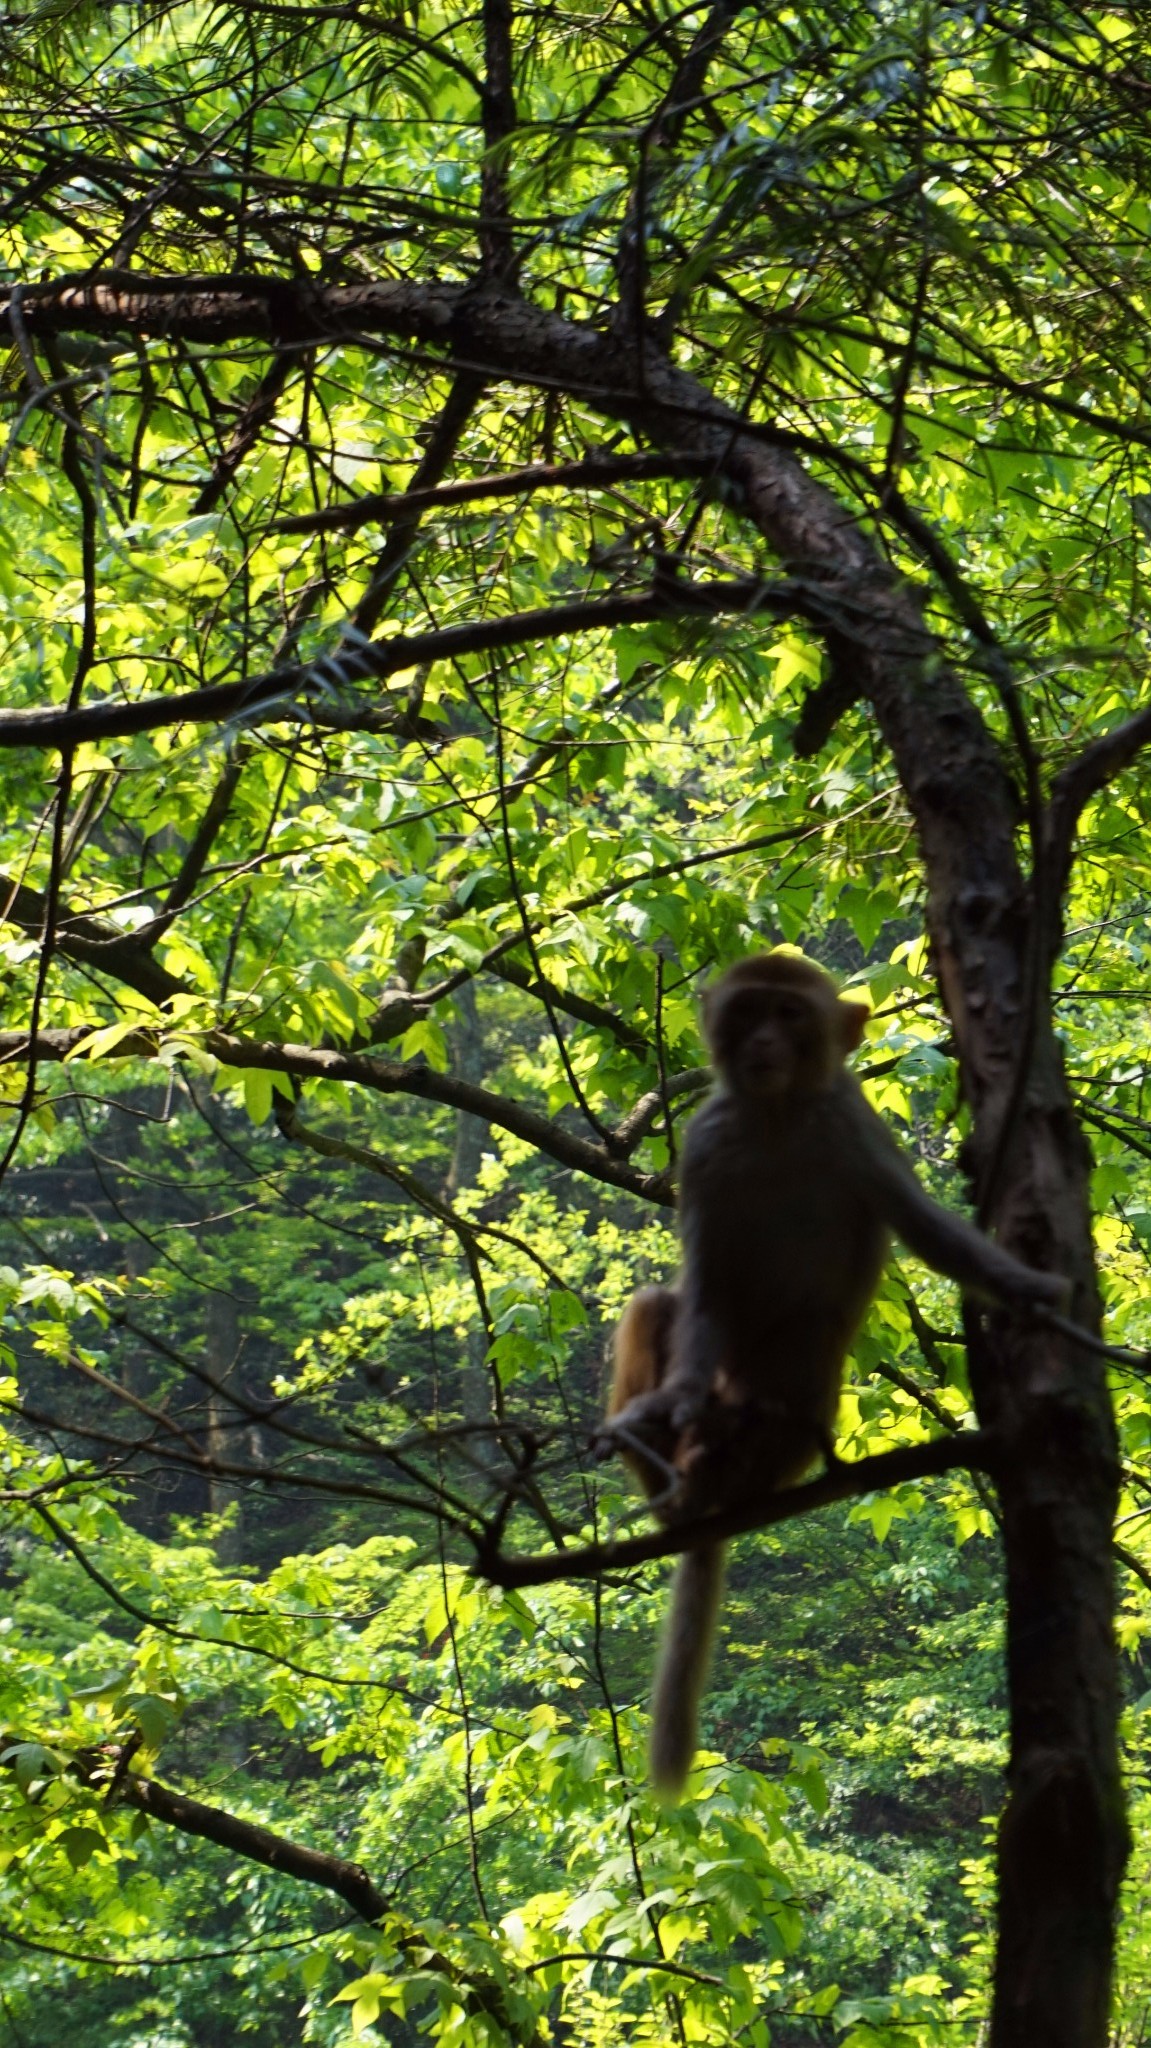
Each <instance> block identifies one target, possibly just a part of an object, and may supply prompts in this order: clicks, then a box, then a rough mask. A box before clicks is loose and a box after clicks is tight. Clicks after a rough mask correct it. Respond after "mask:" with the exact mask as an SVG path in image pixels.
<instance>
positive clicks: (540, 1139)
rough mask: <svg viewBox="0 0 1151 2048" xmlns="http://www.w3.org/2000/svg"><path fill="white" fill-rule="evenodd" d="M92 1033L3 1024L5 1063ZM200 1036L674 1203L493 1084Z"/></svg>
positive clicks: (649, 1176) (656, 1180)
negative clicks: (452, 1114) (491, 1129)
mask: <svg viewBox="0 0 1151 2048" xmlns="http://www.w3.org/2000/svg"><path fill="white" fill-rule="evenodd" d="M90 1036H91V1033H90V1031H88V1030H87V1028H85V1027H80V1028H78V1029H67V1030H58V1031H41V1032H39V1033H38V1034H37V1038H36V1043H35V1047H34V1048H33V1047H32V1045H31V1043H30V1041H29V1038H28V1034H27V1033H26V1032H20V1031H0V1065H2V1064H4V1063H5V1062H7V1063H10V1064H15V1063H17V1062H23V1061H25V1060H27V1059H28V1057H29V1054H30V1053H32V1052H33V1050H34V1052H35V1057H36V1059H37V1060H38V1061H39V1060H44V1061H52V1060H64V1059H67V1058H68V1057H69V1056H70V1055H75V1054H76V1052H77V1048H79V1047H82V1046H83V1043H84V1040H85V1039H86V1038H89V1037H90ZM162 1041H163V1034H162V1033H161V1032H157V1031H152V1030H139V1031H132V1032H130V1033H128V1034H127V1035H126V1036H125V1037H124V1038H121V1039H118V1040H117V1043H116V1047H115V1053H114V1057H115V1058H117V1059H128V1058H132V1059H154V1058H155V1057H156V1054H157V1052H158V1051H159V1049H160V1046H161V1044H162ZM197 1043H198V1044H199V1045H201V1046H202V1047H203V1049H204V1051H205V1052H208V1053H211V1055H212V1056H213V1058H214V1059H218V1060H221V1061H223V1062H224V1064H225V1065H226V1066H230V1067H240V1068H245V1069H251V1068H256V1069H258V1070H259V1071H261V1072H263V1073H269V1074H291V1075H294V1076H295V1077H296V1078H297V1079H298V1080H301V1081H306V1080H328V1081H351V1082H353V1083H355V1084H356V1085H358V1086H359V1087H362V1088H368V1089H371V1090H372V1092H373V1093H375V1094H377V1095H411V1096H416V1097H418V1098H420V1099H421V1100H423V1101H425V1102H441V1103H443V1104H445V1105H446V1106H447V1107H448V1108H450V1109H463V1110H466V1111H467V1112H468V1113H469V1115H471V1116H478V1117H482V1118H483V1119H484V1121H485V1122H487V1123H492V1124H498V1125H499V1127H500V1128H501V1130H505V1131H511V1132H513V1133H514V1135H515V1136H516V1137H517V1138H523V1139H525V1140H526V1141H527V1143H528V1144H529V1145H534V1146H535V1147H536V1149H537V1150H538V1151H540V1152H543V1153H544V1154H545V1155H546V1156H547V1157H548V1158H549V1159H555V1160H557V1161H558V1162H559V1164H560V1165H561V1166H567V1167H570V1169H571V1170H572V1172H573V1173H586V1174H587V1175H588V1176H589V1177H590V1178H591V1179H592V1180H595V1181H599V1182H600V1183H601V1184H604V1185H606V1186H608V1187H615V1188H620V1189H622V1190H623V1191H624V1192H625V1193H627V1194H629V1195H636V1196H638V1197H639V1199H640V1200H641V1201H646V1202H655V1203H657V1204H658V1205H659V1206H660V1207H662V1208H668V1209H670V1208H671V1207H672V1206H673V1199H674V1198H673V1195H672V1190H671V1182H670V1180H669V1178H668V1176H667V1174H666V1173H644V1172H642V1171H641V1170H640V1169H639V1168H638V1167H634V1166H629V1165H628V1164H627V1161H626V1160H625V1159H622V1158H617V1157H616V1156H615V1154H614V1151H611V1152H609V1151H608V1149H607V1148H606V1147H605V1146H603V1145H596V1144H593V1143H592V1142H591V1141H590V1140H588V1139H587V1138H581V1137H578V1136H576V1135H575V1134H574V1133H573V1132H570V1131H566V1130H564V1129H563V1127H562V1126H561V1125H559V1124H555V1123H552V1122H551V1121H550V1120H549V1119H548V1118H547V1117H545V1116H541V1115H540V1114H539V1112H538V1111H537V1110H534V1109H528V1108H527V1107H526V1105H525V1104H523V1103H518V1102H510V1101H509V1100H508V1099H507V1098H506V1097H505V1096H503V1095H497V1094H495V1093H494V1092H493V1090H492V1089H490V1088H480V1087H478V1086H477V1085H476V1084H475V1083H474V1082H472V1081H463V1080H461V1079H460V1078H459V1077H458V1076H457V1075H455V1074H439V1073H436V1072H435V1071H434V1070H433V1069H432V1068H431V1067H425V1066H419V1065H417V1064H415V1063H410V1062H408V1061H405V1060H383V1059H379V1058H377V1057H374V1056H373V1057H369V1056H368V1055H366V1054H363V1053H351V1052H338V1051H334V1050H327V1049H325V1048H324V1047H321V1046H311V1045H276V1044H273V1043H271V1042H269V1041H267V1040H262V1039H255V1038H241V1037H239V1036H238V1035H236V1034H235V1033H233V1032H229V1031H207V1032H205V1033H204V1034H203V1036H202V1037H200V1038H199V1039H198V1040H197Z"/></svg>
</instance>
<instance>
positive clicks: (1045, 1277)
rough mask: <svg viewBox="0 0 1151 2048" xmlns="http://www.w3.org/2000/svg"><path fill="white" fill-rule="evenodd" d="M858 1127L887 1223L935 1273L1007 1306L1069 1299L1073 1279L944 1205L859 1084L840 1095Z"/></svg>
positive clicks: (862, 1156) (858, 1144) (866, 1168)
mask: <svg viewBox="0 0 1151 2048" xmlns="http://www.w3.org/2000/svg"><path fill="white" fill-rule="evenodd" d="M840 1099H841V1102H842V1105H843V1108H844V1111H845V1113H846V1114H847V1116H848V1117H849V1119H850V1123H851V1127H852V1132H851V1135H852V1149H853V1150H854V1152H855V1153H856V1155H857V1157H858V1159H859V1162H860V1166H861V1168H862V1172H863V1176H864V1181H865V1185H866V1186H867V1188H868V1190H869V1191H870V1193H871V1196H872V1199H873V1200H874V1203H875V1206H876V1208H877V1209H878V1210H879V1212H880V1214H881V1216H882V1217H883V1220H884V1222H885V1223H887V1224H888V1225H889V1226H890V1228H891V1229H892V1230H893V1231H894V1232H895V1235H896V1236H897V1237H898V1238H901V1239H902V1241H903V1243H904V1244H905V1245H906V1246H907V1248H908V1250H909V1251H912V1252H914V1253H915V1255H916V1257H917V1258H920V1259H922V1260H923V1261H924V1263H925V1264H926V1265H928V1266H932V1267H934V1269H935V1271H936V1272H937V1273H945V1274H946V1275H947V1277H948V1279H950V1280H957V1281H958V1282H959V1285H960V1286H961V1287H964V1288H969V1289H970V1290H971V1291H972V1292H974V1293H977V1294H984V1295H990V1296H991V1298H992V1300H994V1301H1000V1302H1004V1303H1006V1304H1009V1305H1016V1306H1023V1307H1027V1306H1031V1305H1034V1304H1036V1303H1046V1304H1047V1305H1049V1306H1051V1307H1059V1306H1060V1305H1061V1304H1064V1303H1065V1302H1066V1300H1067V1295H1068V1283H1067V1282H1066V1280H1064V1279H1063V1278H1062V1277H1061V1275H1060V1274H1058V1273H1038V1272H1036V1271H1035V1269H1034V1268H1033V1267H1031V1266H1025V1265H1023V1264H1022V1262H1021V1261H1020V1260H1019V1259H1016V1258H1013V1257H1012V1255H1011V1253H1010V1252H1007V1251H1004V1250H1003V1248H1002V1246H1001V1245H997V1244H995V1243H994V1242H993V1241H992V1239H991V1238H989V1237H985V1236H984V1235H983V1232H982V1231H981V1230H977V1229H976V1228H975V1226H974V1224H972V1223H968V1222H967V1221H966V1220H965V1218H964V1217H962V1216H956V1215H955V1213H954V1212H953V1211H952V1210H951V1209H945V1208H943V1207H942V1205H941V1204H940V1203H939V1202H936V1201H933V1200H932V1197H931V1196H930V1195H929V1194H928V1193H927V1192H926V1190H925V1189H924V1188H922V1187H921V1186H920V1184H919V1182H918V1180H917V1179H916V1177H915V1174H914V1172H913V1171H912V1169H911V1167H910V1165H909V1164H908V1162H907V1160H906V1159H905V1158H904V1156H903V1154H902V1152H901V1151H900V1149H899V1146H898V1145H897V1144H896V1142H895V1139H894V1138H893V1137H892V1136H891V1133H890V1132H889V1131H888V1129H887V1127H886V1125H885V1124H884V1123H883V1122H882V1120H881V1119H880V1118H879V1117H878V1116H877V1115H876V1114H875V1111H874V1110H873V1109H872V1108H871V1107H870V1105H869V1104H868V1102H867V1101H866V1100H865V1098H864V1096H863V1095H862V1094H861V1093H860V1091H859V1089H858V1088H857V1087H856V1086H855V1084H854V1083H853V1084H851V1087H850V1092H848V1091H847V1090H846V1089H845V1090H844V1091H843V1094H842V1095H841V1098H840Z"/></svg>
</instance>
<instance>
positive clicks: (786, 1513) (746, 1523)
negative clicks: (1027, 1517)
mask: <svg viewBox="0 0 1151 2048" xmlns="http://www.w3.org/2000/svg"><path fill="white" fill-rule="evenodd" d="M992 1449H993V1444H992V1439H991V1437H990V1435H989V1433H988V1432H987V1431H986V1430H981V1429H965V1430H960V1431H958V1432H957V1433H956V1434H955V1435H953V1436H946V1437H933V1438H932V1439H931V1440H930V1442H928V1443H925V1444H909V1445H906V1446H903V1447H901V1448H900V1449H899V1450H896V1451H881V1452H880V1453H879V1454H878V1456H876V1457H874V1458H860V1459H858V1460H856V1461H855V1462H854V1463H852V1464H844V1463H842V1462H841V1461H839V1460H837V1461H836V1463H835V1464H834V1465H833V1466H832V1467H831V1469H830V1471H827V1472H824V1473H822V1474H821V1475H820V1477H819V1478H818V1479H810V1480H808V1482H807V1484H806V1485H805V1486H789V1487H787V1488H786V1489H785V1490H784V1491H783V1492H781V1493H777V1494H775V1495H774V1496H773V1497H772V1499H771V1500H770V1501H769V1502H768V1503H767V1504H766V1506H765V1504H764V1503H763V1502H762V1501H760V1502H758V1503H757V1504H756V1506H755V1507H754V1508H744V1509H741V1510H740V1511H738V1512H736V1513H734V1514H727V1515H709V1516H706V1517H704V1518H701V1519H700V1520H699V1521H695V1522H679V1523H677V1524H676V1526H675V1527H674V1528H672V1529H657V1530H653V1531H652V1533H651V1534H650V1535H648V1536H627V1537H622V1538H617V1539H616V1540H614V1541H611V1542H607V1543H588V1544H586V1545H585V1546H584V1548H583V1549H582V1550H561V1551H557V1552H555V1553H545V1554H544V1555H542V1556H539V1557H505V1556H503V1555H501V1553H500V1552H499V1551H493V1550H488V1549H486V1548H485V1547H484V1546H482V1545H477V1553H476V1562H475V1570H476V1572H477V1573H478V1574H479V1576H480V1577H481V1578H484V1579H487V1580H489V1581H490V1583H491V1584H492V1585H493V1586H504V1587H507V1588H515V1587H519V1586H546V1585H550V1584H551V1583H552V1582H553V1581H554V1580H556V1579H595V1578H599V1577H600V1576H601V1575H602V1574H603V1573H604V1572H610V1571H619V1570H621V1569H622V1568H623V1567H624V1566H626V1565H634V1564H647V1563H648V1562H649V1561H650V1560H651V1559H652V1558H656V1557H675V1556H678V1555H679V1553H680V1552H681V1551H684V1550H690V1549H691V1548H692V1545H693V1544H696V1543H698V1542H699V1541H700V1540H701V1538H706V1540H707V1541H708V1542H709V1543H715V1542H719V1541H724V1542H726V1541H727V1539H728V1538H729V1537H732V1536H743V1535H746V1534H747V1533H748V1531H749V1530H752V1529H766V1528H770V1527H773V1526H774V1525H775V1524H776V1523H778V1522H790V1521H793V1520H794V1519H795V1517H796V1516H797V1515H806V1514H811V1513H812V1512H813V1510H814V1509H816V1508H822V1507H828V1506H830V1505H831V1504H832V1503H833V1502H835V1501H840V1500H857V1499H858V1498H859V1496H860V1495H861V1494H864V1493H878V1492H879V1491H880V1490H881V1489H882V1488H884V1487H888V1486H901V1485H903V1484H905V1483H906V1482H907V1481H908V1480H912V1479H930V1478H935V1477H937V1476H938V1475H939V1474H940V1473H943V1472H952V1471H955V1470H957V1469H970V1470H982V1469H986V1468H987V1467H988V1466H989V1464H990V1460H991V1453H992Z"/></svg>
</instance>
